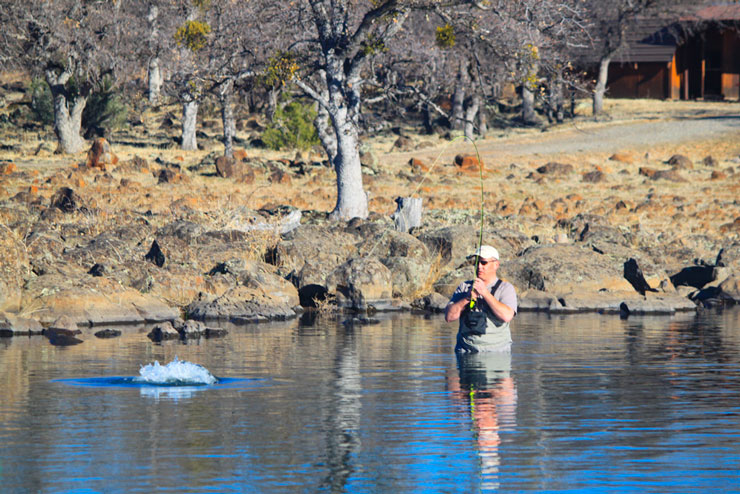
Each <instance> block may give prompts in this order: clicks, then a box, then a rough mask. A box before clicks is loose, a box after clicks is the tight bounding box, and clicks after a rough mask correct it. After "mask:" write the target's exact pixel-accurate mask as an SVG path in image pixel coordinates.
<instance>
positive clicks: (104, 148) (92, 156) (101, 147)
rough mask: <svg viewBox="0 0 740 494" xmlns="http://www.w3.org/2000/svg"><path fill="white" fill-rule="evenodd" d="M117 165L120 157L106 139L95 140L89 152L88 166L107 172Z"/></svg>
mask: <svg viewBox="0 0 740 494" xmlns="http://www.w3.org/2000/svg"><path fill="white" fill-rule="evenodd" d="M116 163H118V156H116V155H115V154H114V153H113V149H111V146H110V143H109V142H108V141H107V140H106V139H105V138H104V137H98V138H97V139H95V140H94V141H93V144H92V146H91V147H90V150H89V151H88V152H87V166H88V167H91V168H99V169H101V170H105V169H106V168H107V167H110V166H112V165H115V164H116Z"/></svg>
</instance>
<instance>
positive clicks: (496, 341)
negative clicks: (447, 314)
mask: <svg viewBox="0 0 740 494" xmlns="http://www.w3.org/2000/svg"><path fill="white" fill-rule="evenodd" d="M500 285H501V279H499V280H498V281H497V282H496V284H495V285H494V286H493V288H492V289H491V294H495V292H496V290H498V288H499V286H500ZM478 303H479V304H480V308H481V311H482V312H483V313H484V314H485V315H486V330H485V334H475V333H473V332H471V331H470V329H469V328H468V327H467V326H466V324H465V321H464V320H465V318H464V317H460V322H459V326H458V330H457V344H456V345H455V351H457V352H472V353H475V352H505V351H509V350H510V348H511V341H512V340H511V330H510V329H509V323H508V322H504V321H503V320H501V319H500V318H499V317H498V316H496V315H495V314H494V313H493V311H492V310H491V308H490V307H488V304H486V303H485V302H484V301H483V300H482V299H481V301H480V302H478Z"/></svg>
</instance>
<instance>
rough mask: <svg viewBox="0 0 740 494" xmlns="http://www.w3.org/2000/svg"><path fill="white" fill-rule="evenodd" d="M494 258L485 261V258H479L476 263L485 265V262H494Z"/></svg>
mask: <svg viewBox="0 0 740 494" xmlns="http://www.w3.org/2000/svg"><path fill="white" fill-rule="evenodd" d="M495 260H496V259H491V260H490V261H486V260H485V259H479V260H478V264H480V265H481V266H485V265H486V264H488V263H489V262H494V261H495Z"/></svg>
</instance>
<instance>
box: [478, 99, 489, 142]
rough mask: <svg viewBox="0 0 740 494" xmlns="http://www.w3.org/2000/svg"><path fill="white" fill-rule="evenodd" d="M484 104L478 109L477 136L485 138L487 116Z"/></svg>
mask: <svg viewBox="0 0 740 494" xmlns="http://www.w3.org/2000/svg"><path fill="white" fill-rule="evenodd" d="M486 110H487V108H486V105H485V104H481V106H480V108H478V135H479V136H481V137H483V138H485V137H486V134H488V114H487V112H486Z"/></svg>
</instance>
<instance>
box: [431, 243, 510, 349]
mask: <svg viewBox="0 0 740 494" xmlns="http://www.w3.org/2000/svg"><path fill="white" fill-rule="evenodd" d="M469 257H471V258H473V257H474V258H476V259H478V271H477V273H476V278H475V280H473V281H465V282H463V283H461V284H460V286H458V287H457V290H455V293H453V294H452V298H451V299H450V301H449V303H448V304H447V307H446V308H445V321H447V322H452V321H457V320H459V321H460V323H459V327H458V331H457V345H456V346H455V351H457V352H501V351H508V350H509V348H510V346H511V331H510V330H509V321H511V320H512V319H513V318H514V316H515V315H516V310H517V300H516V291H515V290H514V286H513V285H512V284H511V283H509V282H508V281H503V280H500V279H499V278H498V276H496V272H497V271H498V267H499V255H498V251H497V250H496V249H495V248H493V247H491V246H490V245H483V246H481V247H480V248H479V249H478V250H477V251H475V252H474V253H473V254H471V255H470V256H469ZM471 298H473V299H475V301H476V305H477V307H479V308H480V312H477V314H476V313H473V314H472V315H471V312H474V311H471V310H470V300H471ZM472 316H481V317H480V319H482V321H483V324H482V327H481V328H479V329H475V328H474V327H473V326H474V324H471V321H472V320H473V318H472Z"/></svg>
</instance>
